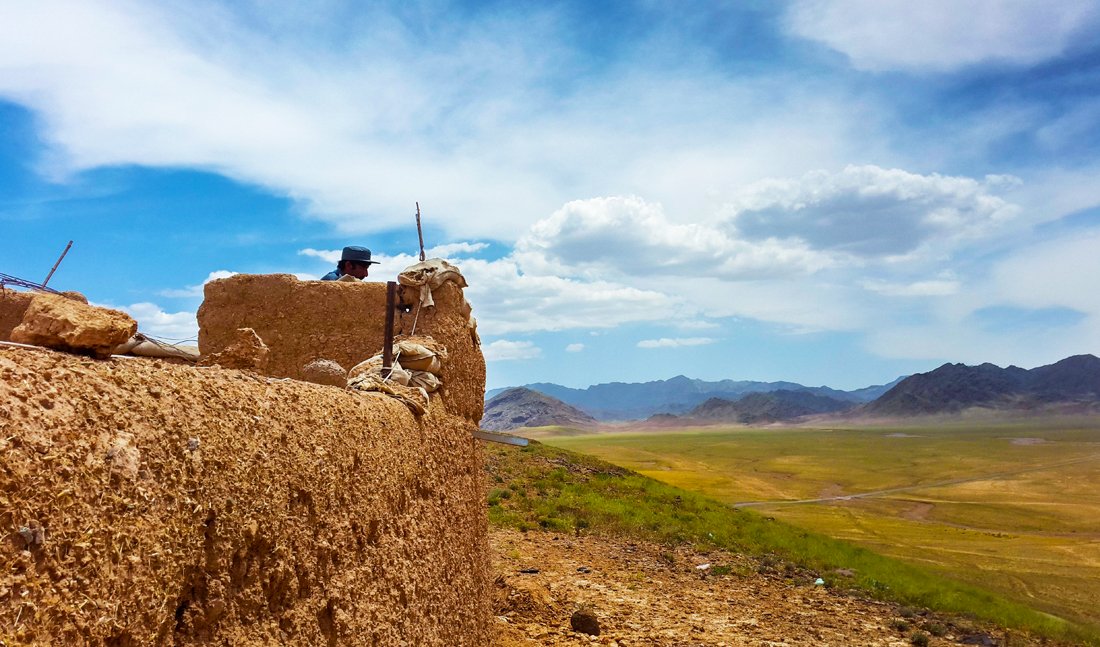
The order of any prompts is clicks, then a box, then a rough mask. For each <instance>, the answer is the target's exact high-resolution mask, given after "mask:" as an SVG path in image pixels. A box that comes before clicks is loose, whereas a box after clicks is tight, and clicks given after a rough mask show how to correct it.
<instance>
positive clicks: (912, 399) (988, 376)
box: [862, 355, 1100, 416]
mask: <svg viewBox="0 0 1100 647" xmlns="http://www.w3.org/2000/svg"><path fill="white" fill-rule="evenodd" d="M1074 402H1077V403H1087V404H1100V358H1097V357H1096V356H1094V355H1074V356H1072V357H1067V358H1066V359H1063V360H1061V361H1059V362H1055V363H1054V364H1048V365H1046V366H1039V367H1037V368H1033V369H1031V370H1027V369H1022V368H1020V367H1018V366H1009V367H1007V368H1001V367H999V366H997V365H995V364H990V363H985V364H980V365H978V366H967V365H965V364H944V365H943V366H940V367H939V368H937V369H935V370H933V371H929V372H928V373H917V374H916V375H911V376H909V377H907V378H905V379H904V380H902V381H901V382H899V383H898V384H897V385H896V386H894V387H893V388H892V389H890V390H889V391H887V392H886V393H884V394H883V395H882V396H881V397H880V398H878V399H877V400H875V401H874V402H871V403H869V404H867V405H866V406H864V407H863V408H862V413H865V414H871V415H887V416H913V415H925V414H936V413H957V412H959V411H962V410H964V409H968V408H971V407H985V408H992V409H1029V408H1035V407H1041V406H1044V405H1049V404H1054V403H1074Z"/></svg>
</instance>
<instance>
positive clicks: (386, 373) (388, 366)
mask: <svg viewBox="0 0 1100 647" xmlns="http://www.w3.org/2000/svg"><path fill="white" fill-rule="evenodd" d="M396 300H397V283H396V282H395V281H386V329H385V333H384V334H383V340H382V379H383V380H388V379H390V373H392V372H393V310H394V308H395V307H396V305H395V303H394V302H395V301H396Z"/></svg>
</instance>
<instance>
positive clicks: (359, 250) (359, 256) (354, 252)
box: [340, 245, 378, 265]
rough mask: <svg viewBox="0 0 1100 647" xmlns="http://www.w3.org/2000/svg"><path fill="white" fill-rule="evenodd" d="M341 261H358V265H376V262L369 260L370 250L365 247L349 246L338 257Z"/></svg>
mask: <svg viewBox="0 0 1100 647" xmlns="http://www.w3.org/2000/svg"><path fill="white" fill-rule="evenodd" d="M340 260H341V261H358V262H360V263H367V264H373V265H378V261H372V260H371V259H370V250H369V249H367V248H366V247H358V246H356V245H350V246H348V247H345V248H344V253H343V254H341V255H340Z"/></svg>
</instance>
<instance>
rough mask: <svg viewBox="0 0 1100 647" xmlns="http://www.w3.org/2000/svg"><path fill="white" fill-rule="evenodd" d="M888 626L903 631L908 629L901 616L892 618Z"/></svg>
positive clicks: (907, 624)
mask: <svg viewBox="0 0 1100 647" xmlns="http://www.w3.org/2000/svg"><path fill="white" fill-rule="evenodd" d="M890 628H891V629H895V630H897V631H900V632H901V633H905V632H906V631H909V623H908V622H906V621H905V620H902V619H901V618H894V619H893V620H891V621H890Z"/></svg>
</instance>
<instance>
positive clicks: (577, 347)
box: [565, 344, 584, 353]
mask: <svg viewBox="0 0 1100 647" xmlns="http://www.w3.org/2000/svg"><path fill="white" fill-rule="evenodd" d="M582 350H584V344H569V345H568V346H566V347H565V352H567V353H579V352H581V351H582Z"/></svg>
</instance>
